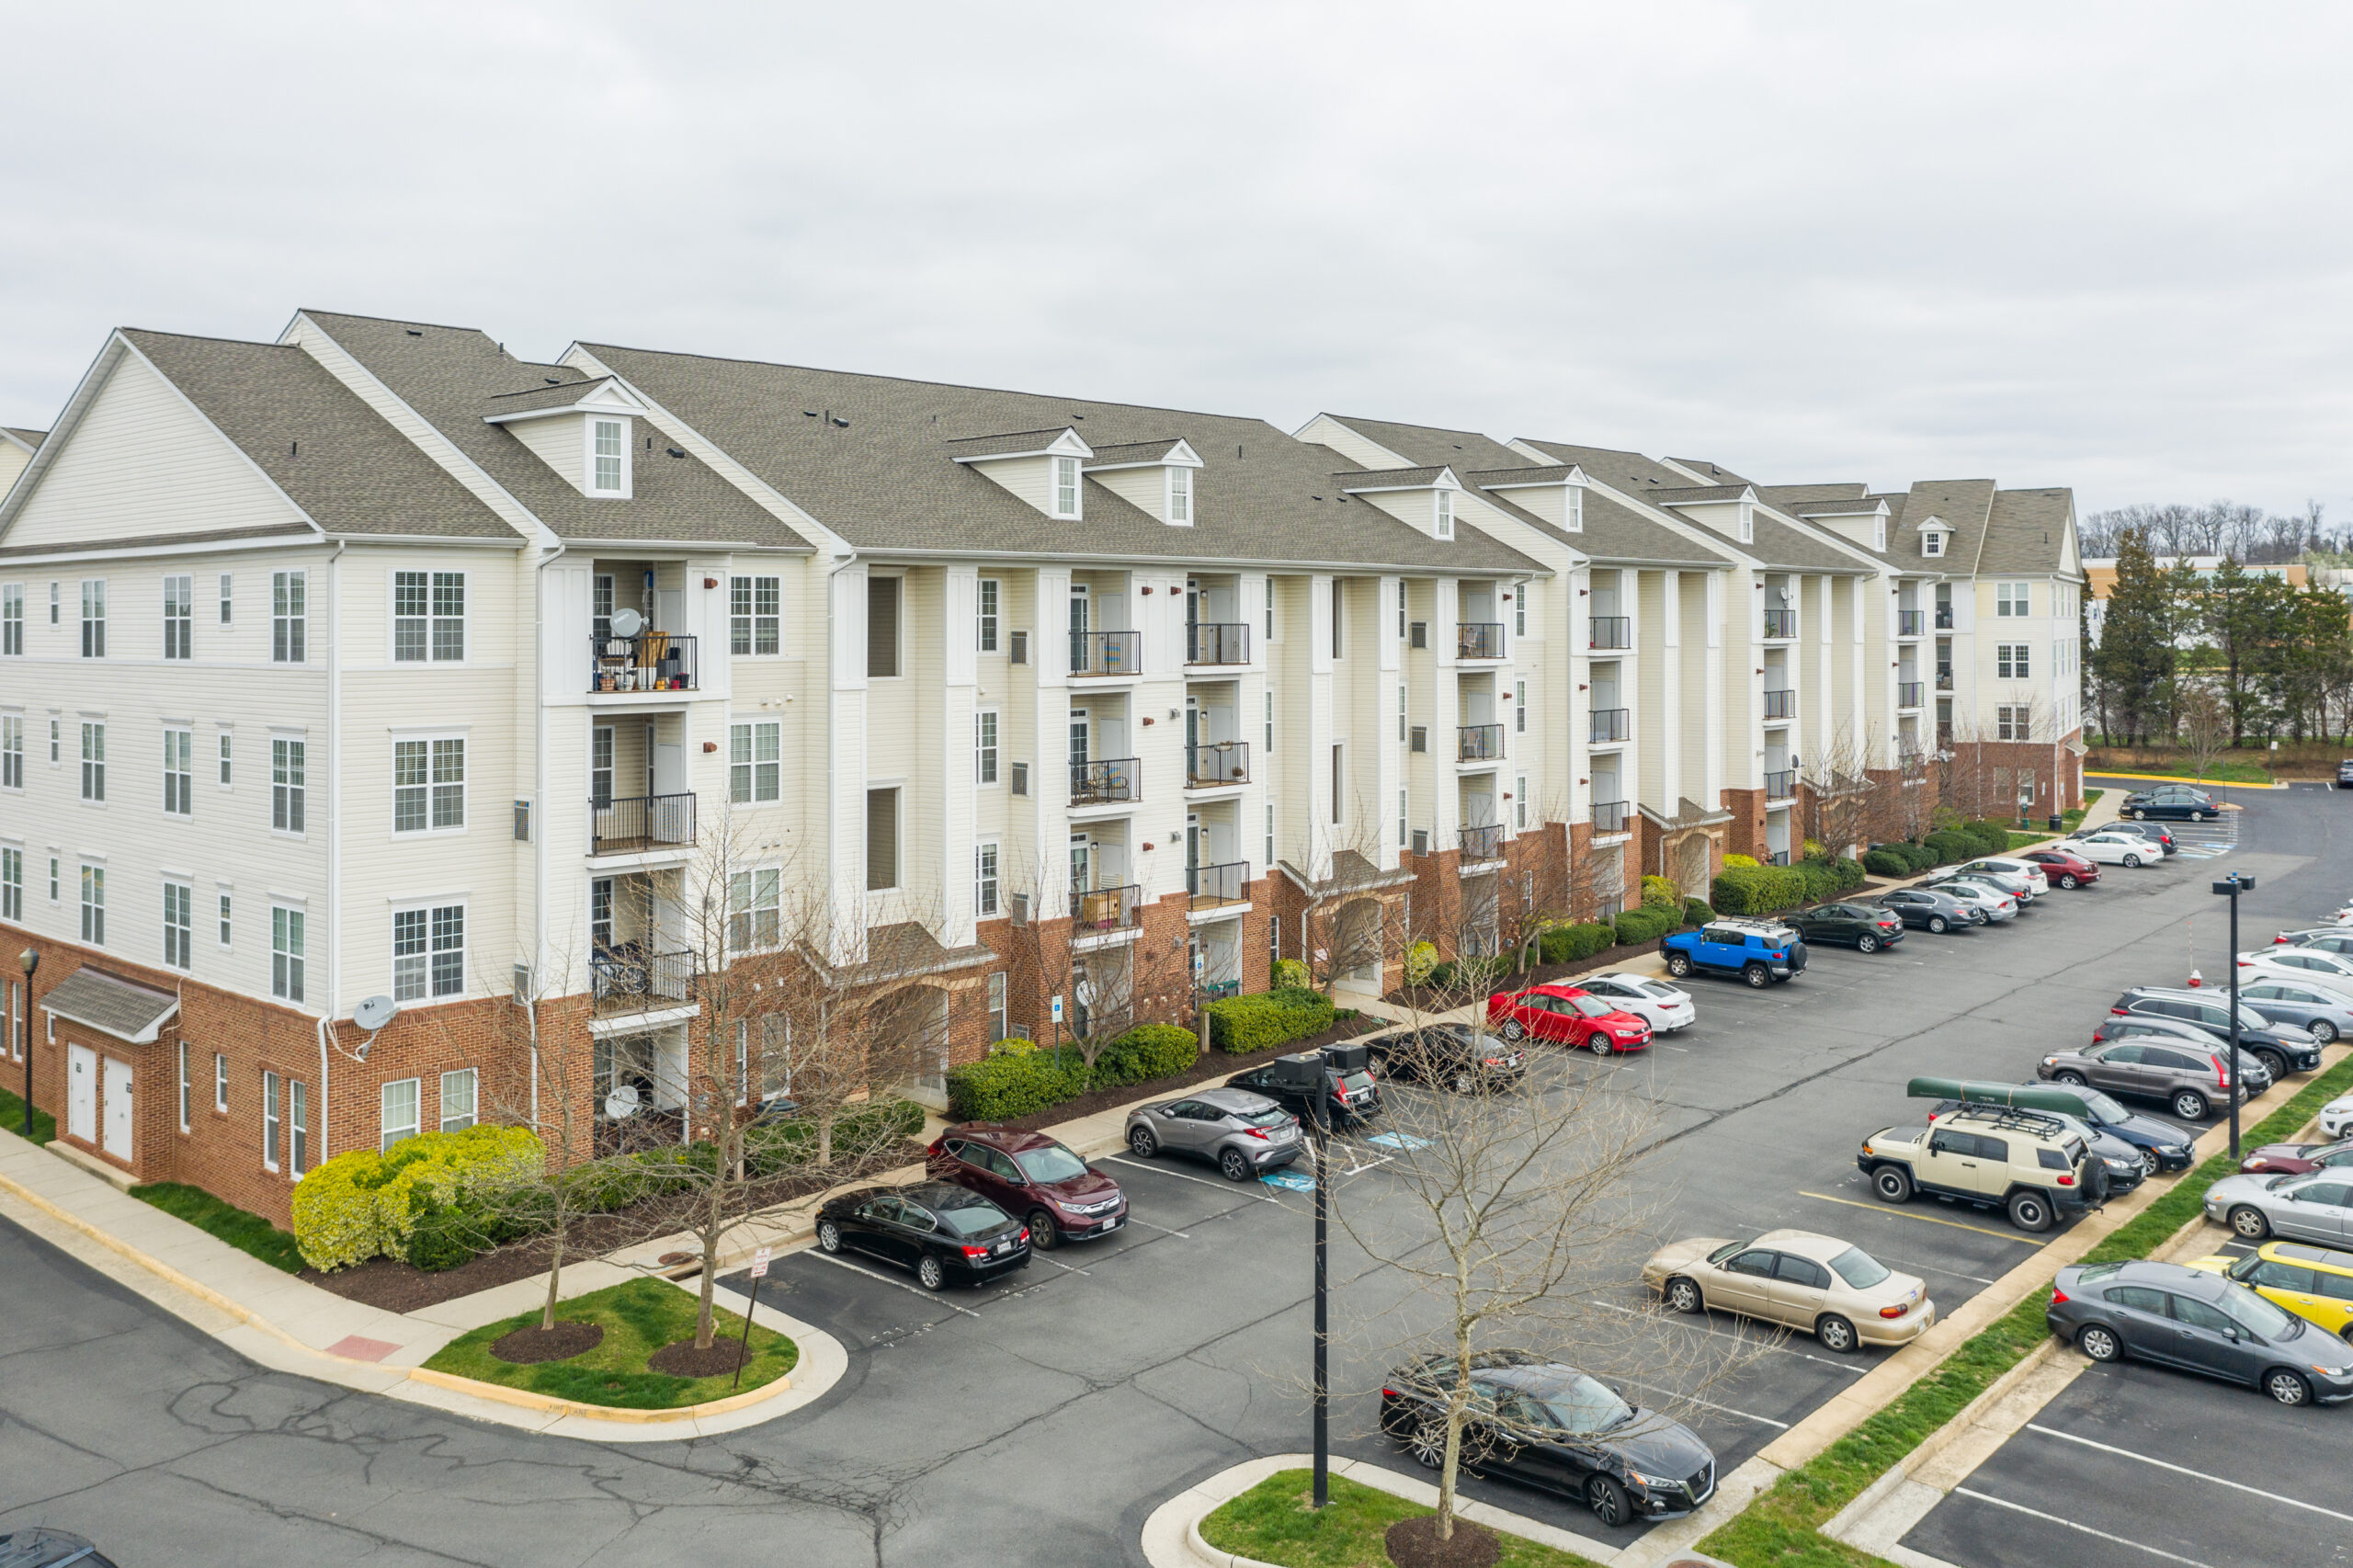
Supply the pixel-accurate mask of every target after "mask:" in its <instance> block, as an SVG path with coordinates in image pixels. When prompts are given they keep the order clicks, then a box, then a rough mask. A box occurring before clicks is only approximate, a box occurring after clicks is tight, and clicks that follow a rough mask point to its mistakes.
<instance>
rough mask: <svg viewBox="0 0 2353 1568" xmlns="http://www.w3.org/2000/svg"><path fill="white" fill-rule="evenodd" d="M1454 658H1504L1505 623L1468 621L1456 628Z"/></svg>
mask: <svg viewBox="0 0 2353 1568" xmlns="http://www.w3.org/2000/svg"><path fill="white" fill-rule="evenodd" d="M1454 656H1455V657H1456V658H1458V659H1500V658H1502V657H1503V656H1504V629H1503V623H1502V622H1501V621H1480V620H1466V621H1464V622H1463V623H1462V624H1461V625H1460V626H1458V627H1456V628H1455V629H1454Z"/></svg>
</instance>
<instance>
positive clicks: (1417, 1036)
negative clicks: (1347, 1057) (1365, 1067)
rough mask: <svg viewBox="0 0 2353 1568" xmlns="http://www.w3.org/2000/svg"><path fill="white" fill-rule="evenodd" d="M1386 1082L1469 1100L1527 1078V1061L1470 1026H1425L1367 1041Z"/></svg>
mask: <svg viewBox="0 0 2353 1568" xmlns="http://www.w3.org/2000/svg"><path fill="white" fill-rule="evenodd" d="M1365 1044H1366V1046H1367V1047H1369V1048H1370V1050H1371V1051H1372V1063H1373V1065H1374V1066H1375V1067H1377V1068H1379V1069H1380V1070H1381V1076H1382V1077H1384V1078H1392V1079H1395V1078H1411V1079H1414V1080H1416V1081H1418V1082H1420V1083H1425V1084H1436V1085H1439V1086H1440V1087H1441V1088H1448V1089H1451V1090H1453V1091H1454V1092H1455V1093H1456V1094H1458V1095H1467V1094H1469V1093H1471V1092H1472V1090H1473V1089H1475V1088H1478V1087H1480V1086H1482V1085H1484V1086H1485V1087H1487V1088H1490V1089H1506V1088H1509V1087H1511V1086H1512V1085H1516V1084H1518V1082H1519V1081H1520V1080H1521V1079H1522V1078H1524V1077H1526V1076H1527V1075H1528V1058H1527V1057H1526V1056H1525V1055H1524V1054H1522V1053H1521V1051H1519V1049H1518V1047H1517V1046H1512V1045H1506V1044H1505V1043H1504V1042H1503V1041H1502V1040H1497V1039H1495V1037H1494V1036H1492V1035H1486V1034H1482V1033H1480V1032H1479V1031H1478V1030H1477V1029H1474V1028H1472V1027H1471V1026H1470V1025H1468V1024H1427V1025H1425V1026H1424V1027H1422V1028H1418V1029H1400V1030H1398V1031H1397V1032H1396V1033H1395V1034H1385V1035H1381V1036H1380V1037H1378V1038H1377V1039H1373V1040H1367V1041H1365Z"/></svg>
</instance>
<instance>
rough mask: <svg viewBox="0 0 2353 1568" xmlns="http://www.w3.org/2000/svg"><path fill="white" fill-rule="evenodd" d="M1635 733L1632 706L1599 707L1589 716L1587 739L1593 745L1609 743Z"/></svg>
mask: <svg viewBox="0 0 2353 1568" xmlns="http://www.w3.org/2000/svg"><path fill="white" fill-rule="evenodd" d="M1633 733H1634V711H1633V710H1632V709H1631V708H1597V709H1595V710H1593V712H1592V713H1591V714H1590V715H1588V717H1587V723H1586V742H1587V743H1588V744H1592V745H1597V746H1598V745H1608V744H1610V743H1611V742H1613V741H1622V740H1625V739H1627V738H1628V737H1629V736H1631V735H1632V734H1633Z"/></svg>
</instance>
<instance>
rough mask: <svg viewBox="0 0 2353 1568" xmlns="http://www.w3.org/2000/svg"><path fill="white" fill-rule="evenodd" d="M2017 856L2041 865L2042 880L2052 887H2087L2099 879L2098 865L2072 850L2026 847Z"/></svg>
mask: <svg viewBox="0 0 2353 1568" xmlns="http://www.w3.org/2000/svg"><path fill="white" fill-rule="evenodd" d="M2018 858H2019V859H2021V860H2031V861H2033V862H2034V863H2035V864H2036V865H2038V866H2040V867H2041V868H2042V875H2043V880H2044V881H2048V882H2050V883H2051V885H2052V886H2053V887H2059V888H2067V889H2071V890H2072V889H2075V888H2080V887H2089V886H2090V885H2091V884H2092V883H2094V882H2096V881H2099V867H2098V866H2097V865H2096V864H2094V863H2093V862H2092V861H2091V860H2090V859H2089V858H2086V857H2085V856H2082V855H2078V854H2075V852H2074V851H2073V850H2068V849H2026V850H2021V851H2020V852H2019V854H2018Z"/></svg>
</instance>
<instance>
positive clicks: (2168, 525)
mask: <svg viewBox="0 0 2353 1568" xmlns="http://www.w3.org/2000/svg"><path fill="white" fill-rule="evenodd" d="M2128 533H2137V534H2139V535H2141V537H2142V538H2143V539H2144V540H2147V541H2148V546H2149V550H2150V551H2151V553H2153V554H2156V555H2172V556H2182V555H2230V556H2235V557H2236V558H2237V559H2238V561H2239V562H2241V563H2242V564H2244V565H2247V566H2276V565H2279V564H2280V563H2282V562H2290V561H2301V560H2302V559H2303V558H2304V557H2305V556H2306V555H2307V554H2310V553H2315V552H2316V553H2319V554H2321V555H2324V556H2328V555H2341V554H2343V553H2344V552H2345V551H2346V546H2347V539H2346V531H2345V529H2344V528H2343V527H2341V526H2333V525H2331V524H2330V523H2329V522H2328V520H2327V518H2326V517H2325V507H2323V506H2322V505H2321V504H2320V503H2319V502H2318V501H2307V502H2305V503H2304V509H2303V510H2302V512H2300V513H2297V514H2295V515H2293V516H2290V517H2281V516H2279V514H2277V513H2271V512H2266V511H2265V510H2264V509H2263V508H2262V507H2260V506H2245V505H2243V504H2241V503H2239V502H2236V501H2209V502H2206V503H2205V504H2204V505H2202V506H2193V505H2191V504H2189V503H2188V502H2182V501H2168V502H2165V503H2163V504H2162V505H2146V504H2143V505H2140V506H2119V507H2116V508H2115V509H2114V510H2112V511H2107V512H2094V513H2093V514H2092V515H2091V516H2090V517H2086V518H2084V519H2083V520H2082V521H2081V522H2080V523H2078V524H2077V525H2076V528H2075V534H2076V539H2077V541H2078V542H2079V544H2080V545H2081V546H2082V549H2083V552H2084V553H2085V554H2086V555H2087V556H2091V557H2093V558H2095V559H2105V558H2107V557H2109V556H2112V555H2118V554H2120V553H2122V540H2123V538H2124V536H2125V535H2126V534H2128Z"/></svg>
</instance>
